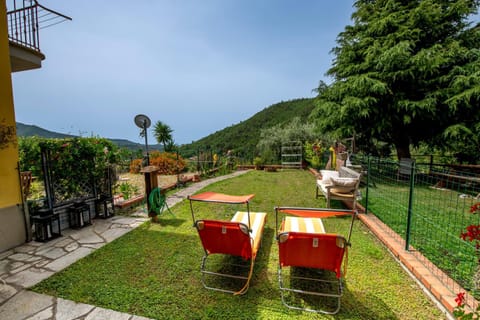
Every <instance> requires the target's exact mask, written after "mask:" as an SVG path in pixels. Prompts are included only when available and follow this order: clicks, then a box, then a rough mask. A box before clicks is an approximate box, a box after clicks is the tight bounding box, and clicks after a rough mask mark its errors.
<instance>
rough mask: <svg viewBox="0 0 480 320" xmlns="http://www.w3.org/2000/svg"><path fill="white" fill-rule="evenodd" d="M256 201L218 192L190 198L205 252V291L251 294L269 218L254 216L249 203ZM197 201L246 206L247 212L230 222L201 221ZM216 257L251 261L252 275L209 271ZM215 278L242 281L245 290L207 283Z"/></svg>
mask: <svg viewBox="0 0 480 320" xmlns="http://www.w3.org/2000/svg"><path fill="white" fill-rule="evenodd" d="M253 197H254V195H253V194H251V195H245V196H231V195H226V194H221V193H215V192H204V193H200V194H197V195H193V196H189V197H188V199H189V200H190V209H191V212H192V219H193V224H194V226H195V228H196V229H197V231H198V235H199V236H200V240H201V242H202V246H203V249H204V251H205V255H204V256H203V258H202V265H201V273H202V284H203V286H204V287H205V288H207V289H211V290H217V291H222V292H229V293H233V294H244V293H246V292H247V290H248V288H249V284H250V279H251V277H252V273H253V266H254V262H255V258H256V256H257V252H258V250H259V248H260V244H261V238H262V234H263V229H264V226H265V222H266V218H267V214H266V213H265V212H250V208H249V201H250V200H251V199H252V198H253ZM193 201H201V202H213V203H224V204H246V206H247V211H238V212H236V213H235V215H234V216H233V218H232V219H231V220H230V221H223V220H209V219H199V220H197V219H196V218H195V214H194V210H193V203H192V202H193ZM213 254H223V255H229V256H236V257H241V258H242V259H243V260H244V261H248V260H249V261H250V264H249V266H246V269H247V270H248V271H247V272H238V271H237V270H235V272H227V271H219V270H213V269H212V268H207V259H208V257H209V256H210V255H213ZM236 267H238V265H235V267H234V268H233V269H236ZM243 267H245V265H243ZM226 269H228V268H226ZM237 269H238V268H237ZM211 276H219V277H224V278H231V279H240V282H241V288H240V289H238V290H232V289H231V288H230V289H228V288H226V287H222V286H219V285H218V283H217V285H215V286H214V285H213V284H215V283H214V282H212V281H208V280H207V278H209V277H211ZM209 283H213V284H209Z"/></svg>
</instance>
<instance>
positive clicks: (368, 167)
mask: <svg viewBox="0 0 480 320" xmlns="http://www.w3.org/2000/svg"><path fill="white" fill-rule="evenodd" d="M369 188H370V155H368V157H367V189H366V190H365V214H367V213H368V189H369Z"/></svg>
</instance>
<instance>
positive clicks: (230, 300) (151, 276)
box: [32, 170, 443, 319]
mask: <svg viewBox="0 0 480 320" xmlns="http://www.w3.org/2000/svg"><path fill="white" fill-rule="evenodd" d="M207 190H208V191H216V192H222V193H229V194H249V193H255V194H256V197H255V198H254V200H253V201H252V203H251V206H250V207H251V209H252V210H253V211H265V212H267V213H268V221H267V226H266V228H265V231H264V234H263V243H262V248H261V249H260V252H259V255H258V256H257V260H256V264H255V270H254V276H253V279H252V282H251V284H250V289H249V291H248V292H247V293H246V294H245V295H243V296H232V295H230V294H225V293H220V292H215V291H210V290H206V289H204V288H203V286H202V285H201V282H200V272H199V270H200V262H201V257H202V255H203V249H202V247H201V244H200V241H199V238H198V235H197V234H196V231H195V229H194V228H193V227H192V219H191V213H190V207H189V204H188V202H186V201H183V202H182V203H180V204H178V205H176V206H175V207H174V208H172V210H173V212H174V213H175V217H172V216H171V215H164V216H161V217H160V223H159V224H153V223H150V222H147V223H145V224H143V225H142V226H140V227H139V228H137V229H135V230H133V231H132V232H130V233H128V234H126V235H124V236H123V237H121V238H119V239H117V240H115V241H113V242H112V243H110V244H108V245H106V246H104V247H102V248H100V249H99V250H97V251H95V252H94V253H92V254H91V255H89V256H87V257H85V258H83V259H81V260H80V261H78V262H77V263H75V264H73V265H71V266H70V267H68V268H67V269H65V270H64V271H62V272H60V273H57V274H55V275H54V276H52V277H50V278H49V279H47V280H45V281H43V282H41V283H39V284H38V285H36V286H35V287H33V288H32V290H34V291H36V292H41V293H46V294H49V295H54V296H58V297H62V298H65V299H70V300H74V301H77V302H82V303H87V304H93V305H96V306H100V307H104V308H109V309H113V310H118V311H121V312H128V313H132V314H136V315H141V316H145V317H149V318H155V319H210V318H212V319H216V318H219V319H220V318H222V319H223V318H230V319H312V318H317V319H333V318H335V319H439V318H443V315H442V313H441V312H440V311H439V310H438V309H437V308H436V307H435V306H434V305H433V303H432V302H431V301H430V300H429V299H428V298H427V297H426V296H425V295H424V294H423V292H422V291H421V290H420V289H419V288H418V287H417V285H416V284H415V282H414V281H413V280H412V279H411V278H409V276H408V275H406V273H405V272H404V271H403V269H402V268H401V267H400V266H399V265H398V264H397V263H396V262H395V261H394V260H393V258H392V257H391V255H390V254H389V253H388V252H387V251H386V249H385V248H384V247H383V246H382V245H381V244H380V243H379V242H378V241H377V240H376V238H375V237H374V236H373V235H372V234H371V233H370V232H369V230H368V229H366V227H364V226H363V225H362V223H361V222H360V221H357V222H356V223H355V227H354V231H353V235H352V247H351V249H350V251H349V259H348V272H347V275H346V284H345V293H344V296H343V298H342V308H341V310H340V312H339V313H338V314H337V315H336V316H323V315H314V314H312V313H308V312H300V311H291V310H288V309H286V308H285V307H284V306H283V305H282V303H281V300H280V293H279V289H278V280H277V264H278V248H277V245H276V242H275V239H274V236H275V217H274V213H273V207H274V206H277V205H282V206H306V207H321V206H324V205H325V202H324V200H323V199H315V196H314V180H313V178H312V176H311V175H310V174H309V173H308V172H305V171H295V170H291V171H282V172H276V173H268V172H258V171H253V172H250V173H247V174H245V175H242V176H239V177H237V178H233V179H229V180H224V181H221V182H218V183H215V184H212V185H210V186H208V187H207V188H205V189H204V191H207ZM335 204H338V203H335ZM194 208H195V209H196V213H198V214H199V215H202V217H206V218H208V217H212V216H216V217H217V218H219V217H224V218H227V219H228V218H229V217H231V215H232V214H233V212H234V211H235V210H237V209H240V210H241V209H244V208H243V207H240V208H239V207H237V206H220V205H214V204H202V203H195V205H194ZM348 225H349V219H344V218H332V219H331V220H328V221H325V227H326V229H327V231H330V232H335V231H339V232H340V233H345V232H347V229H348ZM309 302H310V301H306V302H305V303H307V304H308V303H309Z"/></svg>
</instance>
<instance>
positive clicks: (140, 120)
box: [134, 114, 152, 166]
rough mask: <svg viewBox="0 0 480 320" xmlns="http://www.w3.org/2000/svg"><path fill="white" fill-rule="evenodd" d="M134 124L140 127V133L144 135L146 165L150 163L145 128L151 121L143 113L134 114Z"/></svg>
mask: <svg viewBox="0 0 480 320" xmlns="http://www.w3.org/2000/svg"><path fill="white" fill-rule="evenodd" d="M134 121H135V124H136V125H137V127H139V128H141V129H142V132H141V134H140V135H143V136H144V137H145V149H146V151H147V159H146V160H147V166H149V165H150V155H149V154H148V140H147V136H148V135H147V128H148V127H150V125H151V124H152V121H150V118H149V117H147V116H146V115H144V114H137V115H136V116H135V120H134Z"/></svg>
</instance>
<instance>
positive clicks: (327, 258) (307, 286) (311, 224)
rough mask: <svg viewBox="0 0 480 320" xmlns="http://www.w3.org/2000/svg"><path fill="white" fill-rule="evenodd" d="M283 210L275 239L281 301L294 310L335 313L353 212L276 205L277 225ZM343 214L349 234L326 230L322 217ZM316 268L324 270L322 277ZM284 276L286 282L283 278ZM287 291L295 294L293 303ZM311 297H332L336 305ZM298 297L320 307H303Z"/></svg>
mask: <svg viewBox="0 0 480 320" xmlns="http://www.w3.org/2000/svg"><path fill="white" fill-rule="evenodd" d="M282 213H283V214H284V218H283V219H282V223H281V225H280V228H279V230H278V232H277V236H276V239H277V241H278V246H279V266H278V281H279V285H280V292H281V297H282V302H283V304H284V305H285V306H286V307H288V308H291V309H296V310H305V311H311V312H318V313H325V314H336V313H337V312H338V311H339V310H340V298H341V296H342V295H343V283H342V282H343V277H344V276H345V273H346V263H347V260H348V259H347V248H348V246H350V236H351V234H352V228H353V222H354V220H355V216H356V211H349V210H334V209H315V208H298V207H297V208H294V207H276V208H275V221H276V226H278V219H279V217H278V216H279V214H282ZM343 215H351V216H352V222H351V224H350V230H349V233H348V237H347V238H345V237H343V236H341V235H338V234H329V233H326V232H325V228H324V226H323V222H322V218H327V217H332V216H343ZM344 258H345V259H344ZM344 260H345V261H344ZM342 264H343V270H342ZM287 268H289V272H290V274H289V276H288V277H285V276H284V271H285V270H284V269H287ZM301 268H303V269H301ZM319 270H323V274H322V275H321V276H319V275H318V273H319V272H318V271H319ZM300 273H301V274H300ZM328 276H329V277H328ZM287 278H288V280H289V283H288V285H286V284H287V282H286V281H285V280H286V279H287ZM287 293H291V294H289V298H291V295H295V294H297V295H298V296H296V297H295V296H294V298H293V299H290V300H295V301H296V302H295V303H294V302H289V301H288V299H287V297H286V296H287ZM312 296H323V297H328V298H333V301H334V302H335V306H334V307H333V308H332V307H330V306H328V304H326V306H328V307H325V306H322V303H324V304H325V303H326V302H329V301H317V300H318V299H317V300H312V299H310V298H311V297H312ZM299 297H305V301H306V300H307V299H309V300H308V303H310V304H314V305H317V306H320V307H316V308H309V307H305V306H304V305H302V302H299V301H300V300H299ZM309 297H310V298H309ZM330 300H332V299H330ZM305 301H304V302H305ZM327 309H328V310H327Z"/></svg>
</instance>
